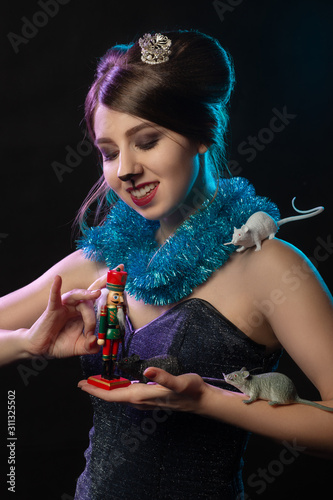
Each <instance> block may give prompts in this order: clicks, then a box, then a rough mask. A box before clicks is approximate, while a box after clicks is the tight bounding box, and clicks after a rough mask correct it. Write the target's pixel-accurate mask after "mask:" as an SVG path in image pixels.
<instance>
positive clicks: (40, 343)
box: [24, 276, 101, 358]
mask: <svg viewBox="0 0 333 500" xmlns="http://www.w3.org/2000/svg"><path fill="white" fill-rule="evenodd" d="M95 283H96V282H95ZM95 283H93V285H95ZM61 284H62V280H61V277H60V276H56V277H55V279H54V281H53V284H52V287H51V290H50V295H49V301H48V305H47V308H46V310H45V311H44V313H43V314H42V316H40V318H38V320H37V321H36V322H35V323H34V324H33V325H32V327H31V328H30V329H29V330H27V331H26V334H25V336H24V337H25V339H24V340H25V349H26V351H27V352H28V353H29V356H46V357H51V358H63V357H69V356H78V355H83V354H93V353H96V352H98V350H99V349H100V347H99V346H98V345H97V342H96V337H95V335H94V331H95V326H96V317H95V312H94V301H95V300H96V299H97V298H98V297H99V296H100V294H101V291H100V290H99V289H97V290H96V288H95V290H85V289H76V290H71V291H70V292H67V293H65V294H64V295H63V296H61ZM90 288H91V287H90ZM83 330H84V332H85V333H84V335H83Z"/></svg>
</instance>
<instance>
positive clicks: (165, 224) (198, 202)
mask: <svg viewBox="0 0 333 500" xmlns="http://www.w3.org/2000/svg"><path fill="white" fill-rule="evenodd" d="M198 184H200V188H199V187H198ZM214 192H215V183H214V180H213V178H210V179H207V178H204V179H203V178H201V179H200V183H198V182H196V183H195V184H194V186H193V188H192V190H191V192H190V193H189V195H188V196H187V197H186V200H185V201H184V202H183V203H182V205H181V206H180V207H178V208H177V209H176V210H175V211H174V212H172V214H170V215H169V216H167V217H164V218H163V219H160V221H159V222H160V227H159V229H158V230H157V232H156V235H155V239H156V241H157V243H158V244H159V245H162V244H163V243H164V242H165V240H167V239H168V238H169V236H171V235H172V234H173V233H174V232H175V231H176V229H177V228H178V227H179V226H180V225H181V224H182V223H183V222H184V221H185V220H186V219H187V218H188V217H189V216H190V215H192V214H193V213H195V212H197V211H198V210H199V209H200V208H201V207H202V205H203V203H205V202H206V201H207V200H209V199H211V198H212V197H213V195H214Z"/></svg>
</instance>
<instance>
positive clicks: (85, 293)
mask: <svg viewBox="0 0 333 500" xmlns="http://www.w3.org/2000/svg"><path fill="white" fill-rule="evenodd" d="M100 294H101V291H100V290H85V289H83V288H76V289H74V290H71V291H70V292H67V293H64V294H63V295H62V297H61V300H62V303H63V304H64V305H67V306H74V307H75V306H77V305H78V304H79V303H80V302H82V301H88V300H96V299H97V298H98V297H99V296H100Z"/></svg>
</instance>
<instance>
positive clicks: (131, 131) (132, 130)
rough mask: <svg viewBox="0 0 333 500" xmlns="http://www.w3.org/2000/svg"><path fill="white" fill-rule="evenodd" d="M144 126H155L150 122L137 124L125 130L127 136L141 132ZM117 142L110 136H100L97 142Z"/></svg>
mask: <svg viewBox="0 0 333 500" xmlns="http://www.w3.org/2000/svg"><path fill="white" fill-rule="evenodd" d="M144 128H155V127H154V126H153V125H151V124H150V123H147V122H145V123H140V125H136V126H135V127H132V128H130V129H128V130H127V131H126V132H125V135H126V137H130V136H131V135H134V134H135V133H136V132H139V131H140V130H143V129H144ZM101 143H103V144H115V142H114V141H113V140H112V139H110V138H109V137H100V138H99V139H96V141H95V144H101Z"/></svg>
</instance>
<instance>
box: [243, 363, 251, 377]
mask: <svg viewBox="0 0 333 500" xmlns="http://www.w3.org/2000/svg"><path fill="white" fill-rule="evenodd" d="M241 372H242V374H243V376H244V378H248V377H249V376H250V372H249V371H248V370H247V369H246V368H245V366H243V368H242V369H241Z"/></svg>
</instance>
